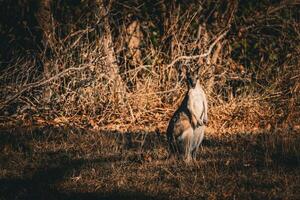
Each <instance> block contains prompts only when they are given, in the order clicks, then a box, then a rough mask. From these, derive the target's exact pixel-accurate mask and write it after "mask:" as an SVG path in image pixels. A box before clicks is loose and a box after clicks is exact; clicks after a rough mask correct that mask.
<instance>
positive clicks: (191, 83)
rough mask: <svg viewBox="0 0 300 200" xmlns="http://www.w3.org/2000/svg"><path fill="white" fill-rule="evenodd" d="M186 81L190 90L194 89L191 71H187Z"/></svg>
mask: <svg viewBox="0 0 300 200" xmlns="http://www.w3.org/2000/svg"><path fill="white" fill-rule="evenodd" d="M186 81H187V85H188V87H189V88H192V87H193V80H192V78H191V73H190V70H188V69H187V70H186Z"/></svg>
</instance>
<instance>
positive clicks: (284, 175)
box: [0, 126, 300, 199]
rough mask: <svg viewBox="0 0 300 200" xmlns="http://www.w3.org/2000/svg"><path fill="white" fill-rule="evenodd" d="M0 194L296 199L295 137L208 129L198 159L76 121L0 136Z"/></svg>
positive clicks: (151, 140)
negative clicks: (174, 156) (81, 125)
mask: <svg viewBox="0 0 300 200" xmlns="http://www.w3.org/2000/svg"><path fill="white" fill-rule="evenodd" d="M0 137H1V140H0V141H1V148H0V150H1V154H0V155H1V156H0V161H1V163H2V164H1V169H0V193H1V196H0V198H1V199H119V198H122V199H182V198H187V199H233V198H236V199H297V198H299V197H300V193H299V191H300V190H299V185H300V176H299V172H300V171H299V164H300V152H299V149H300V146H299V144H300V137H299V133H294V132H291V131H287V132H276V133H257V134H254V133H246V132H245V133H241V134H235V135H227V136H217V135H215V134H207V136H206V138H205V141H204V143H203V145H202V148H201V150H200V152H199V155H198V161H197V162H194V163H192V164H189V165H187V164H185V163H184V162H182V161H174V160H169V159H168V153H167V150H166V139H165V137H164V135H157V134H155V133H150V132H149V133H148V132H137V133H123V134H120V133H118V132H90V131H86V130H83V129H79V128H71V127H53V126H48V127H44V128H31V129H27V130H25V129H14V130H10V131H2V133H1V135H0Z"/></svg>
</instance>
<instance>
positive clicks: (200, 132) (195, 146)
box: [192, 126, 205, 160]
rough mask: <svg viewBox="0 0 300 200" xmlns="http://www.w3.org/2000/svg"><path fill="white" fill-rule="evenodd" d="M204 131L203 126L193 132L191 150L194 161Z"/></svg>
mask: <svg viewBox="0 0 300 200" xmlns="http://www.w3.org/2000/svg"><path fill="white" fill-rule="evenodd" d="M204 129H205V126H199V127H197V128H196V129H195V130H194V141H193V147H192V148H193V149H192V157H193V159H195V160H196V157H197V152H198V149H199V146H200V144H201V143H202V141H203V138H204Z"/></svg>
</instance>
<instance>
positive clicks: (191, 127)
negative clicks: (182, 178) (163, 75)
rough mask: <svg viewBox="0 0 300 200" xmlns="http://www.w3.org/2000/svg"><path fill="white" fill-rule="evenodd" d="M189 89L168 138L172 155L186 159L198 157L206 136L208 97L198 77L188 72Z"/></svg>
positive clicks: (175, 116)
mask: <svg viewBox="0 0 300 200" xmlns="http://www.w3.org/2000/svg"><path fill="white" fill-rule="evenodd" d="M186 76H187V85H188V91H187V93H186V94H185V97H184V99H183V101H182V103H181V105H180V106H179V108H178V109H177V110H176V111H175V113H174V114H173V116H172V118H171V120H170V122H169V125H168V128H167V139H168V143H169V148H170V153H171V155H174V154H177V155H178V154H179V155H182V154H183V156H184V159H185V161H187V162H189V161H190V160H191V158H193V159H196V153H197V150H198V148H199V146H200V144H201V142H202V140H203V137H204V129H205V126H204V125H205V124H206V123H207V122H208V118H207V109H208V107H207V99H206V95H205V93H204V91H203V89H202V87H201V85H200V82H199V80H198V77H196V79H195V80H194V79H193V78H192V77H191V76H190V74H189V72H188V73H187V75H186Z"/></svg>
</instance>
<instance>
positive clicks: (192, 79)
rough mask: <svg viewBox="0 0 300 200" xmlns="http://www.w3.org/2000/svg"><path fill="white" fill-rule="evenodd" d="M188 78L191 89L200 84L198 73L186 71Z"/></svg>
mask: <svg viewBox="0 0 300 200" xmlns="http://www.w3.org/2000/svg"><path fill="white" fill-rule="evenodd" d="M186 80H187V85H188V88H189V89H194V88H195V87H196V85H197V84H199V75H198V73H191V72H190V71H189V70H188V71H187V72H186Z"/></svg>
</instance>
